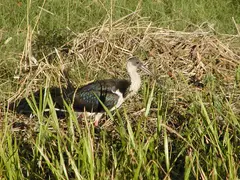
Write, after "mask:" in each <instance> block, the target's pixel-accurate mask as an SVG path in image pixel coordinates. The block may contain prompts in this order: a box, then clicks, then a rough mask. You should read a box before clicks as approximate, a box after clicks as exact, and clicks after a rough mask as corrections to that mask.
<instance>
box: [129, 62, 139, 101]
mask: <svg viewBox="0 0 240 180" xmlns="http://www.w3.org/2000/svg"><path fill="white" fill-rule="evenodd" d="M127 69H128V73H129V76H130V79H131V85H130V88H129V91H130V93H129V94H128V97H130V96H132V95H134V94H136V93H137V92H138V90H139V89H140V86H141V78H140V75H139V74H138V72H137V68H136V67H134V66H130V65H129V66H128V68H127Z"/></svg>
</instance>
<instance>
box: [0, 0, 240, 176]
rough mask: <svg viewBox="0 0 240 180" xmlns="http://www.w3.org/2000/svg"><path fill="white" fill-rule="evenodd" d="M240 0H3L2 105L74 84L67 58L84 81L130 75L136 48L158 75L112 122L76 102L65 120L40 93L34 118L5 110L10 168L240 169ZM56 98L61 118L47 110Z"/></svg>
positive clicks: (2, 135) (151, 172) (0, 135)
mask: <svg viewBox="0 0 240 180" xmlns="http://www.w3.org/2000/svg"><path fill="white" fill-rule="evenodd" d="M239 5H240V4H239V3H238V1H223V0H222V1H186V0H184V1H183V0H176V1H157V0H156V1H149V2H144V1H142V2H141V1H130V2H129V1H104V2H102V1H97V0H96V1H82V2H79V1H75V0H71V1H64V0H61V1H55V0H53V1H43V2H41V3H40V1H33V0H32V1H27V3H26V2H20V1H19V2H14V1H11V2H9V1H7V0H3V2H1V3H0V12H1V14H0V18H1V21H0V28H1V29H0V43H1V44H0V45H1V46H0V51H1V54H0V59H1V62H0V63H1V65H0V92H1V93H0V99H1V107H4V106H5V104H6V103H5V102H6V100H7V99H9V98H10V97H11V98H13V97H14V98H15V99H16V98H21V97H24V96H27V95H30V94H31V92H32V91H35V90H36V89H39V88H40V87H49V86H60V85H64V84H65V81H64V79H63V74H62V69H63V68H66V69H68V71H69V76H70V79H71V81H72V83H73V84H74V86H76V87H78V86H81V85H83V84H86V83H88V82H90V81H92V80H97V79H103V78H109V77H117V78H126V77H127V74H126V70H125V63H126V58H127V57H128V56H129V55H131V54H133V55H135V56H138V57H140V58H141V59H142V60H144V61H146V62H147V63H148V66H149V69H150V70H151V71H152V72H153V73H154V74H155V77H143V85H142V88H141V91H140V92H139V94H138V95H137V96H135V97H134V98H133V99H131V100H128V101H127V102H125V103H124V105H123V107H122V108H120V109H119V111H117V112H115V113H114V114H108V115H107V116H105V117H104V118H103V119H102V121H101V123H100V128H95V127H94V126H93V124H92V123H91V120H89V119H88V118H83V119H82V120H81V121H80V120H79V119H77V117H76V115H75V114H74V113H73V112H72V109H71V108H70V107H67V109H68V111H69V117H68V118H66V119H58V118H57V117H56V114H55V111H54V105H53V103H52V101H51V98H50V96H46V97H43V103H42V104H43V106H41V107H35V103H34V101H32V102H31V100H32V99H31V98H30V102H31V105H32V106H33V107H34V109H35V110H36V111H35V117H33V118H28V117H25V116H22V115H17V114H15V113H13V112H7V110H6V109H5V108H1V112H0V116H1V117H0V127H1V131H0V177H1V178H2V179H25V178H27V179H210V178H211V179H226V178H227V179H237V178H239V176H240V158H239V154H240V148H239V144H240V131H239V129H240V121H239V115H240V114H239V107H240V103H239V95H240V92H239V83H240V69H239V60H240V57H239V54H240V49H239V35H237V33H238V32H237V31H238V27H239V26H238V25H237V24H238V23H239V20H240V19H239V17H238V12H239ZM235 23H236V24H235ZM226 34H228V35H226ZM32 55H34V57H35V58H36V60H37V63H36V62H34V61H32V59H31V57H32ZM20 72H21V73H20ZM14 76H15V78H14ZM18 76H19V78H18ZM46 103H48V104H49V105H50V107H51V111H50V114H51V115H50V117H45V116H44V115H43V112H42V111H43V109H44V104H46Z"/></svg>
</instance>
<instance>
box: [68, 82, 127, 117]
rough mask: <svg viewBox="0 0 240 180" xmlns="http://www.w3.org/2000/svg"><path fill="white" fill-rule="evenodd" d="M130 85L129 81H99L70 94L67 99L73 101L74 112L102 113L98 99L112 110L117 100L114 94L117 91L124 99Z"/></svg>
mask: <svg viewBox="0 0 240 180" xmlns="http://www.w3.org/2000/svg"><path fill="white" fill-rule="evenodd" d="M130 84H131V83H130V82H129V81H127V80H124V79H123V80H120V79H107V80H100V81H96V82H93V83H90V84H88V85H86V86H84V87H82V88H80V89H78V90H77V91H76V93H71V94H70V95H68V97H69V98H70V99H73V108H74V110H75V111H79V112H82V111H84V108H85V110H86V111H87V112H103V111H104V108H103V106H102V105H101V103H100V102H99V100H98V98H99V99H100V100H101V102H102V103H103V104H104V105H105V106H106V107H107V108H108V109H112V108H113V107H114V106H115V105H116V104H117V102H118V98H119V96H118V95H117V94H116V93H114V92H115V91H116V90H118V89H119V91H120V92H121V93H122V94H123V97H126V93H127V90H128V88H129V86H130ZM74 94H75V95H74Z"/></svg>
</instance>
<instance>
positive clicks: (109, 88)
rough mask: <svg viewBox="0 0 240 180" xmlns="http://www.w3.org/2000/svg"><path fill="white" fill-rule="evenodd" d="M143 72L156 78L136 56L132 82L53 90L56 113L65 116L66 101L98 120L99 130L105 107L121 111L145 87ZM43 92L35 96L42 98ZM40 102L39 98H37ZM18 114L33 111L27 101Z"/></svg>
mask: <svg viewBox="0 0 240 180" xmlns="http://www.w3.org/2000/svg"><path fill="white" fill-rule="evenodd" d="M138 69H141V70H142V71H144V72H145V73H146V74H148V75H152V73H151V71H149V70H148V69H147V67H146V66H144V64H143V63H142V62H141V61H140V60H139V58H138V57H136V56H133V57H130V58H129V59H128V60H127V72H128V74H129V76H130V79H103V80H97V81H94V82H92V83H89V84H87V85H84V86H82V87H80V88H76V89H73V86H72V85H71V84H69V83H68V84H69V85H68V86H69V88H68V87H67V88H64V89H62V90H60V88H56V87H53V88H50V90H49V92H50V94H51V97H52V100H53V103H54V104H55V108H56V110H58V111H59V112H63V111H64V110H63V109H64V101H65V102H67V103H69V104H71V105H72V107H73V110H74V111H75V112H76V113H80V114H81V113H83V112H87V113H88V116H93V115H94V116H95V120H94V125H95V126H98V123H99V120H100V119H101V118H102V116H103V114H104V113H105V109H104V106H105V107H106V108H107V109H109V110H110V111H114V110H116V109H117V108H119V107H120V106H121V105H122V103H123V102H124V101H126V99H128V98H130V97H132V96H133V95H135V94H136V93H137V92H138V91H139V89H140V87H141V77H140V74H139V73H138ZM39 94H40V92H39V91H37V92H35V93H34V97H35V96H39ZM36 99H37V100H38V99H39V98H38V97H37V98H36ZM15 109H16V111H17V112H18V113H21V114H29V113H30V112H31V108H29V105H27V101H26V99H25V98H24V99H22V100H20V103H19V104H18V105H17V106H16V108H15Z"/></svg>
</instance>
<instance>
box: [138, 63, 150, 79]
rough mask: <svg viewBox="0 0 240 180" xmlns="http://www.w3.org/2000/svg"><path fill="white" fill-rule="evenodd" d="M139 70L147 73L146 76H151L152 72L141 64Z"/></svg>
mask: <svg viewBox="0 0 240 180" xmlns="http://www.w3.org/2000/svg"><path fill="white" fill-rule="evenodd" d="M140 69H141V70H142V71H143V72H145V73H147V74H148V75H151V76H153V74H152V72H151V71H149V70H148V68H147V67H146V66H144V65H143V64H142V65H141V66H140Z"/></svg>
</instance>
